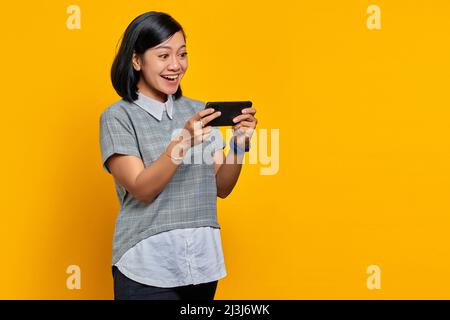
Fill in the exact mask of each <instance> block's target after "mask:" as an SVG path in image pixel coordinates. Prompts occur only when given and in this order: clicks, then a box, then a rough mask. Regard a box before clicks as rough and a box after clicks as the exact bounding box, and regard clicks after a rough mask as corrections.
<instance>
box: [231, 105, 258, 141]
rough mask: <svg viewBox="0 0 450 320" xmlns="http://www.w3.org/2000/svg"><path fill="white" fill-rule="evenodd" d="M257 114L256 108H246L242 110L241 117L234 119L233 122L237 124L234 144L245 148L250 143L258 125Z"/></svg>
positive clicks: (234, 128) (234, 132)
mask: <svg viewBox="0 0 450 320" xmlns="http://www.w3.org/2000/svg"><path fill="white" fill-rule="evenodd" d="M255 114H256V109H255V108H246V109H242V114H241V115H239V116H237V117H235V118H234V119H233V122H235V123H236V124H235V125H234V126H233V138H234V143H235V144H236V145H237V146H238V147H240V148H245V147H246V146H248V144H249V143H250V139H251V137H252V135H253V132H254V131H255V128H256V125H257V124H258V119H256V118H255Z"/></svg>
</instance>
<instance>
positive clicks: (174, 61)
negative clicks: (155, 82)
mask: <svg viewBox="0 0 450 320" xmlns="http://www.w3.org/2000/svg"><path fill="white" fill-rule="evenodd" d="M178 69H180V62H179V61H178V59H177V56H176V55H175V56H173V57H172V60H171V61H170V64H169V70H178Z"/></svg>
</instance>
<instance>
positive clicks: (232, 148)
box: [230, 138, 250, 154]
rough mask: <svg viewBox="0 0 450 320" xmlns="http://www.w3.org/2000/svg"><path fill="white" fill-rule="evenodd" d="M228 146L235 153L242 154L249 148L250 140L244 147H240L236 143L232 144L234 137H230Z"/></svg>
mask: <svg viewBox="0 0 450 320" xmlns="http://www.w3.org/2000/svg"><path fill="white" fill-rule="evenodd" d="M230 148H231V150H233V152H234V153H235V154H243V153H245V152H248V151H249V150H250V142H249V143H248V145H247V146H246V148H245V149H242V148H241V147H239V146H237V145H236V144H234V139H233V138H231V139H230Z"/></svg>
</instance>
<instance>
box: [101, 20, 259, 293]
mask: <svg viewBox="0 0 450 320" xmlns="http://www.w3.org/2000/svg"><path fill="white" fill-rule="evenodd" d="M187 67H188V60H187V49H186V36H185V33H184V31H183V29H182V27H181V25H180V24H179V23H178V22H177V21H175V20H174V19H173V18H172V17H171V16H169V15H168V14H165V13H162V12H147V13H144V14H142V15H140V16H138V17H137V18H135V19H134V20H133V21H132V22H131V23H130V25H129V26H128V27H127V29H126V30H125V33H124V35H123V38H122V43H121V46H120V49H119V51H118V53H117V55H116V57H115V59H114V62H113V65H112V69H111V79H112V83H113V86H114V88H115V90H116V91H117V93H118V94H119V95H120V96H121V97H122V99H121V100H119V101H117V102H116V103H114V104H112V105H111V106H109V107H108V108H107V109H106V110H105V111H103V112H102V114H101V117H100V145H101V152H102V161H103V167H104V169H105V170H106V171H107V172H108V173H111V174H112V175H113V177H114V181H115V188H116V193H117V196H118V199H119V203H120V211H119V214H118V217H117V221H116V225H115V233H114V241H113V257H112V271H113V278H114V297H115V299H185V298H188V299H206V300H207V299H209V300H212V299H213V298H214V294H215V291H216V286H217V282H218V280H219V279H221V278H223V277H225V276H226V269H225V264H224V258H223V252H222V246H221V238H220V225H219V224H218V222H217V206H216V201H217V196H218V197H221V198H225V197H227V196H228V195H229V194H230V192H231V191H232V190H233V187H234V186H235V184H236V182H237V180H238V177H239V174H240V171H241V163H242V159H243V157H244V154H245V152H246V151H248V149H249V141H250V138H251V136H252V134H253V131H254V129H255V127H256V123H257V120H256V118H255V117H254V115H255V113H256V110H255V109H254V108H248V109H246V110H244V111H243V114H241V115H239V116H237V117H236V118H235V123H236V124H235V125H234V127H233V138H232V139H231V140H230V151H229V153H228V154H227V155H226V156H225V154H224V152H223V148H224V147H225V142H224V141H223V138H222V135H221V133H220V131H219V130H218V129H217V128H213V127H211V126H208V122H210V121H211V120H212V119H214V118H216V117H218V116H220V113H219V112H214V110H212V109H207V110H204V106H205V103H203V102H201V101H198V100H194V99H190V98H187V97H185V96H183V94H182V91H181V87H180V82H181V79H182V78H183V76H184V74H185V73H186V71H187ZM199 159H201V161H200V162H199V161H198V160H199Z"/></svg>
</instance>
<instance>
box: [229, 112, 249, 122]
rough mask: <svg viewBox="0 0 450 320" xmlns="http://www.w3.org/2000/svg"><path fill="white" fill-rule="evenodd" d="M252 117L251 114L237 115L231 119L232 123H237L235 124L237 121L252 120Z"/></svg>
mask: <svg viewBox="0 0 450 320" xmlns="http://www.w3.org/2000/svg"><path fill="white" fill-rule="evenodd" d="M252 117H253V116H252V115H251V114H241V115H239V116H237V117H235V118H233V122H234V123H237V122H239V121H241V120H244V119H250V118H252Z"/></svg>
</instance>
